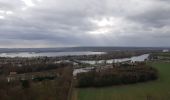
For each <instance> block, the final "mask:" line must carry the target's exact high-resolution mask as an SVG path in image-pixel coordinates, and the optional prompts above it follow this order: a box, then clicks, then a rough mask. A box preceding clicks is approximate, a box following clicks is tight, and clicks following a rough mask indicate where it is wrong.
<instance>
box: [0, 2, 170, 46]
mask: <svg viewBox="0 0 170 100" xmlns="http://www.w3.org/2000/svg"><path fill="white" fill-rule="evenodd" d="M67 46H170V1H169V0H0V48H13V47H24V48H27V47H33V48H36V47H67Z"/></svg>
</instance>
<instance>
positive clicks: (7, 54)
mask: <svg viewBox="0 0 170 100" xmlns="http://www.w3.org/2000/svg"><path fill="white" fill-rule="evenodd" d="M97 54H105V52H91V51H87V52H43V53H34V52H19V53H0V57H40V56H47V57H55V56H73V55H97Z"/></svg>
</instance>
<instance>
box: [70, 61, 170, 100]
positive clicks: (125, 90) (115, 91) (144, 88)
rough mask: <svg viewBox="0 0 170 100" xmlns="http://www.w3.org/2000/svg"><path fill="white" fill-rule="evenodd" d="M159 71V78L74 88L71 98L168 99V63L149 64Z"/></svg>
mask: <svg viewBox="0 0 170 100" xmlns="http://www.w3.org/2000/svg"><path fill="white" fill-rule="evenodd" d="M151 65H152V66H153V67H155V68H157V69H158V71H159V79H158V80H156V81H152V82H146V83H138V84H131V85H123V86H113V87H106V88H86V89H74V92H73V98H72V99H73V100H170V63H163V62H159V63H158V62H157V63H152V64H151Z"/></svg>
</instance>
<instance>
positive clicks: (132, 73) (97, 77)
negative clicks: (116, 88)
mask: <svg viewBox="0 0 170 100" xmlns="http://www.w3.org/2000/svg"><path fill="white" fill-rule="evenodd" d="M157 78H158V72H157V70H156V69H154V68H152V67H150V66H146V65H140V66H126V67H125V66H121V67H114V68H111V69H105V70H101V71H100V72H97V71H91V72H87V73H80V74H78V75H77V87H104V86H112V85H122V84H133V83H138V82H146V81H150V80H156V79H157Z"/></svg>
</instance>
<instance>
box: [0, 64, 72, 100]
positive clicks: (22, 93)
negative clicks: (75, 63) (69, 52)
mask: <svg viewBox="0 0 170 100" xmlns="http://www.w3.org/2000/svg"><path fill="white" fill-rule="evenodd" d="M61 65H67V64H61ZM55 71H57V73H59V76H58V77H55V78H54V77H52V76H50V73H51V72H49V76H45V77H43V75H44V74H46V73H45V72H41V73H40V74H42V75H40V76H42V77H36V78H34V79H32V80H31V79H29V80H14V81H11V82H7V81H6V80H5V79H4V78H6V77H5V76H3V75H1V76H0V100H67V99H68V96H69V91H70V86H71V84H72V73H73V72H72V66H58V67H57V69H56V70H55ZM46 72H48V70H47V71H46ZM31 74H32V75H34V72H33V73H31ZM25 75H26V74H25ZM17 76H19V75H16V77H17ZM13 77H15V75H13Z"/></svg>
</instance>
